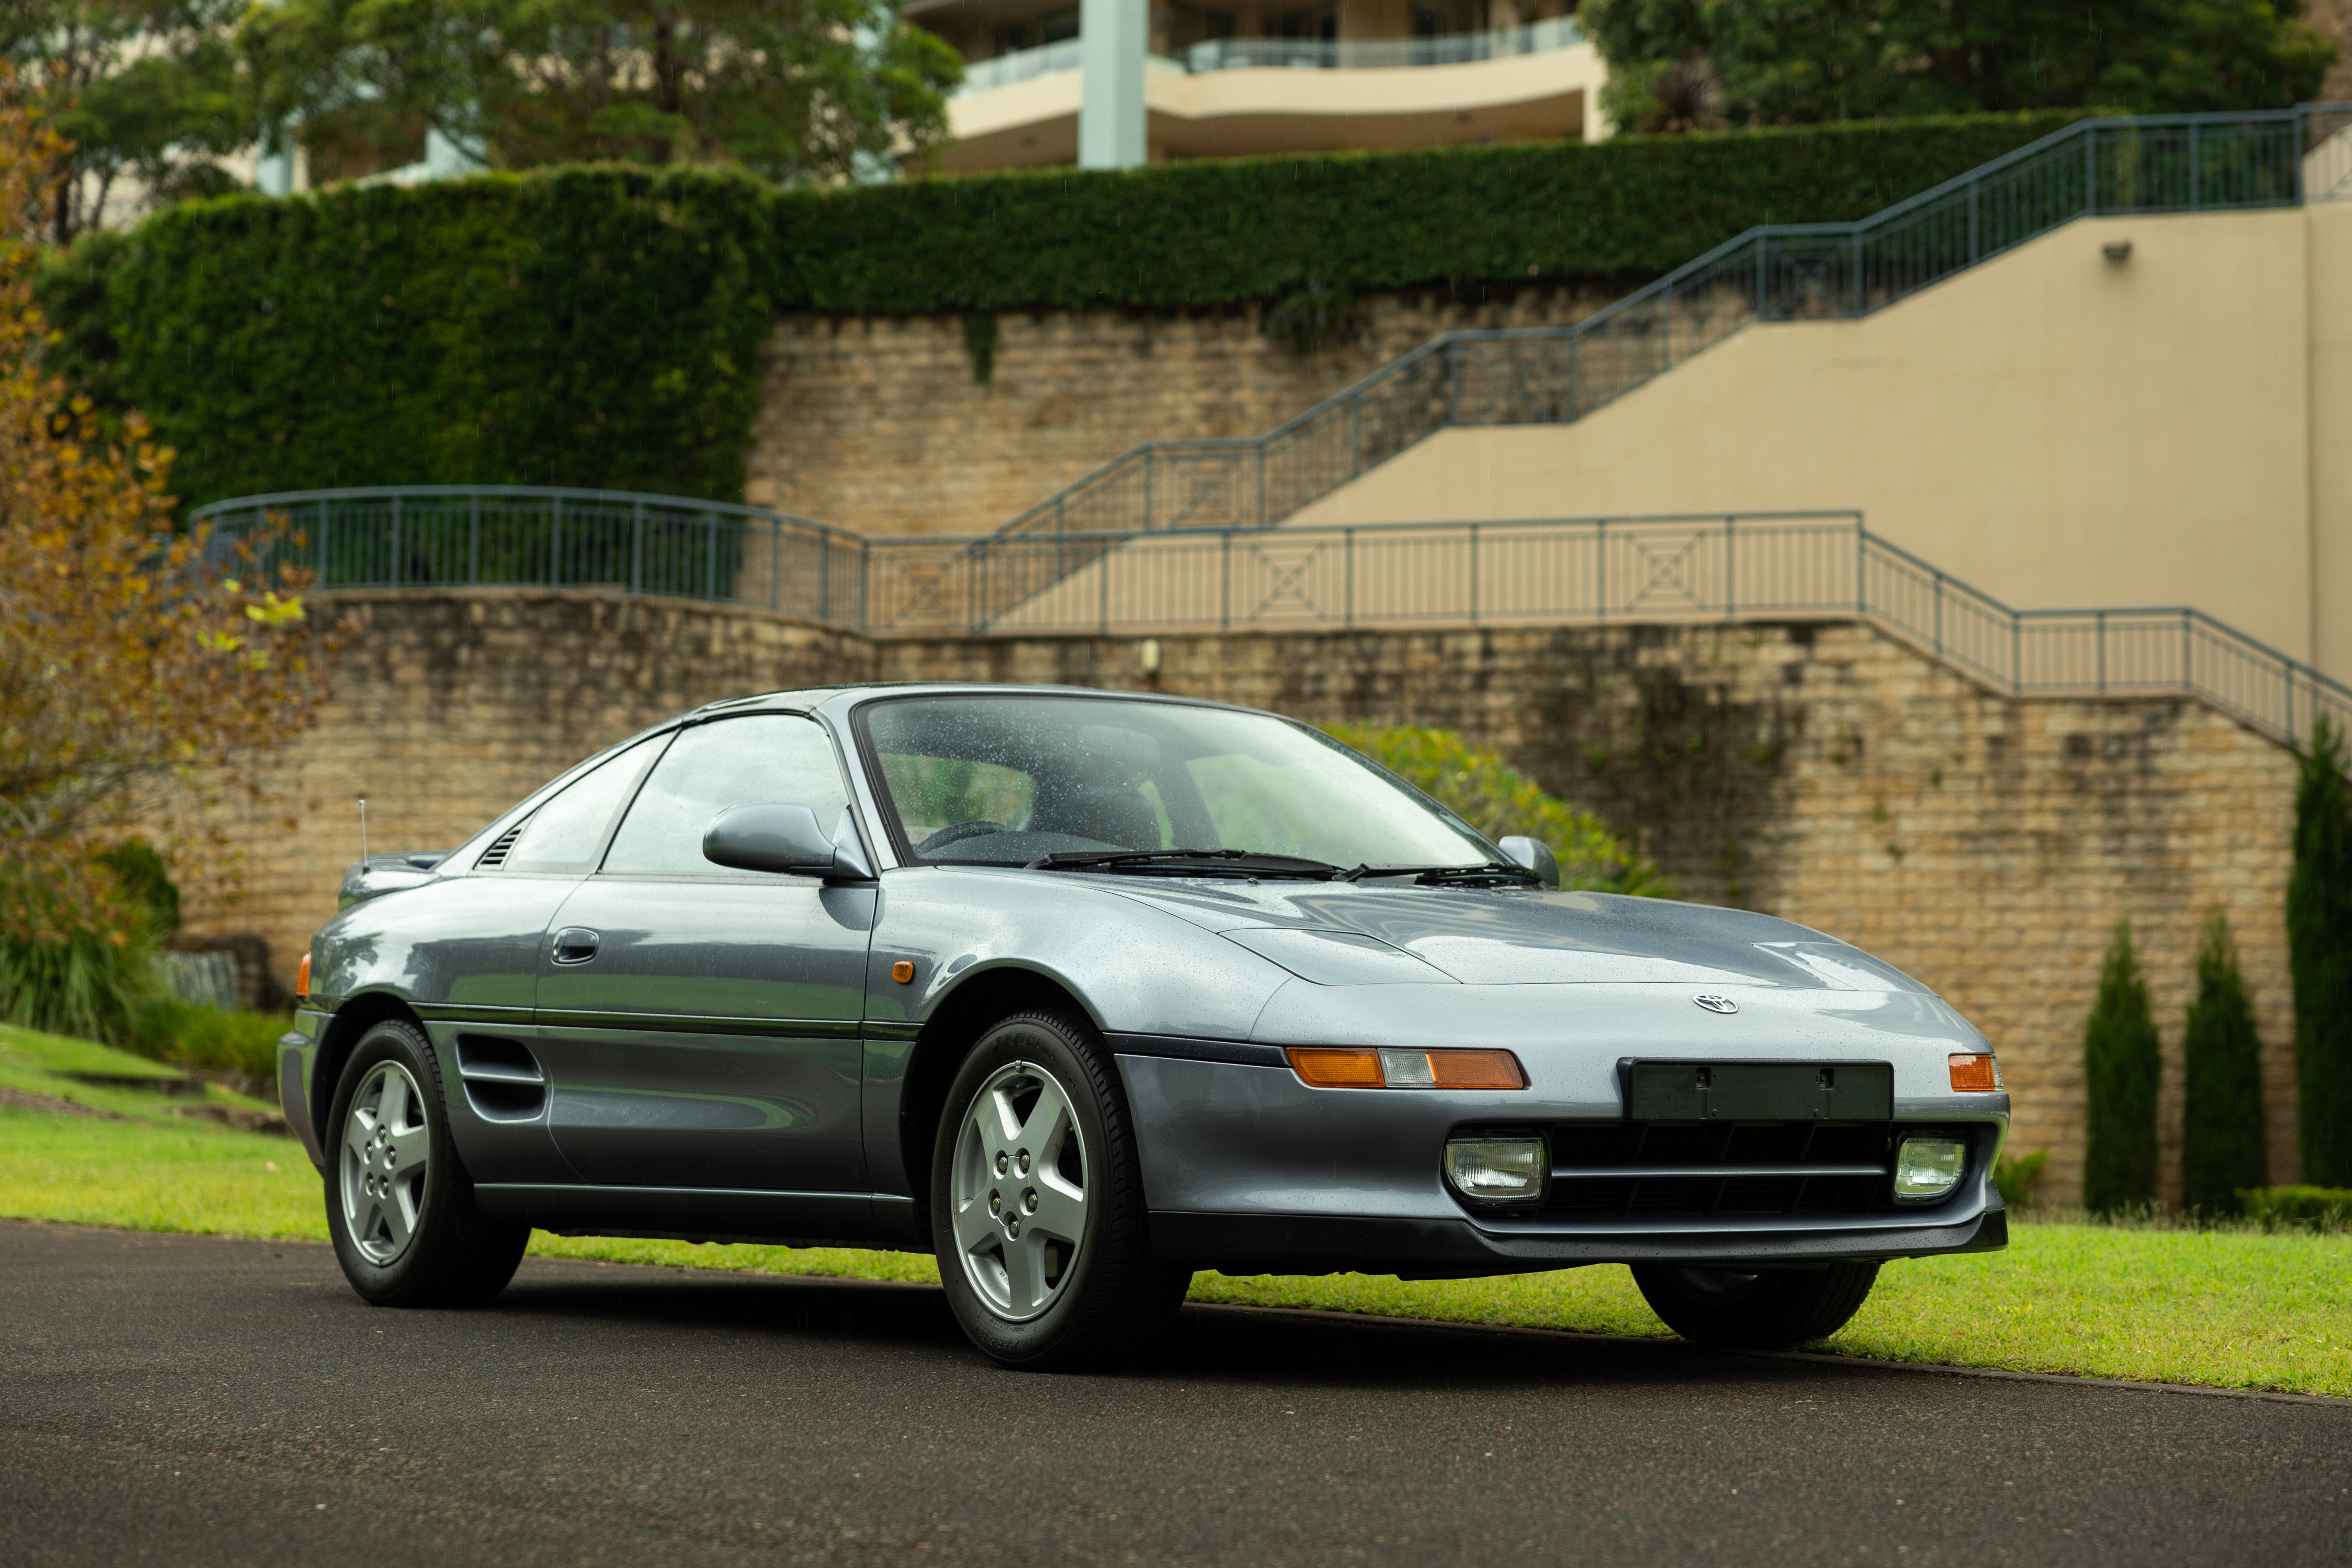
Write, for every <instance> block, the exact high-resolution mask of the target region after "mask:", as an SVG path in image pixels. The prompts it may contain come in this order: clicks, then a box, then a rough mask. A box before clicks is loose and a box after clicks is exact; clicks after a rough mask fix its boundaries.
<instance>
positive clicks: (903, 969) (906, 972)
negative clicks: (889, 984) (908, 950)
mask: <svg viewBox="0 0 2352 1568" xmlns="http://www.w3.org/2000/svg"><path fill="white" fill-rule="evenodd" d="M890 978H891V979H893V980H895V981H897V982H898V984H901V985H912V984H914V983H915V966H914V965H913V964H911V963H908V962H907V961H906V960H905V959H903V958H902V959H900V960H899V961H898V963H894V964H892V965H891V966H890Z"/></svg>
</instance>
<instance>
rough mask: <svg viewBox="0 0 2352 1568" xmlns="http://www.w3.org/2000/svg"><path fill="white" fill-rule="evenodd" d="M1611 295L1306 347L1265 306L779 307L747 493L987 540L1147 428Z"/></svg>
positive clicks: (1529, 303) (1299, 396)
mask: <svg viewBox="0 0 2352 1568" xmlns="http://www.w3.org/2000/svg"><path fill="white" fill-rule="evenodd" d="M1611 298H1612V295H1610V294H1608V293H1606V292H1599V291H1592V290H1579V289H1567V288H1542V289H1538V288H1532V287H1531V288H1529V289H1526V290H1523V291H1521V292H1519V293H1517V294H1516V295H1514V296H1510V297H1501V296H1494V297H1488V298H1483V299H1479V300H1466V299H1461V300H1457V299H1454V298H1452V297H1449V296H1446V295H1444V294H1442V293H1436V292H1430V293H1423V294H1413V295H1378V296H1369V297H1366V298H1365V299H1363V300H1360V301H1359V303H1358V305H1357V309H1356V312H1355V317H1356V320H1355V323H1354V326H1353V328H1352V330H1351V332H1350V333H1349V336H1348V341H1346V342H1334V343H1328V344H1327V345H1326V346H1324V347H1322V348H1321V349H1319V350H1318V351H1317V352H1312V353H1301V352H1298V351H1297V349H1295V348H1293V347H1291V346H1289V345H1288V344H1287V343H1286V342H1284V341H1283V340H1282V339H1281V338H1280V337H1279V336H1277V335H1276V334H1270V333H1268V332H1267V331H1266V330H1265V310H1264V309H1263V308H1262V307H1259V306H1255V305H1251V306H1245V307H1244V306H1236V307H1235V308H1234V309H1233V310H1225V311H1198V312H1184V313H1169V314H1159V315H1153V314H1145V313H1140V312H1136V313H1123V312H1118V311H1105V310H1090V311H1055V312H1048V313H1042V314H1035V315H1029V314H1021V315H1006V316H1002V317H999V318H997V321H996V342H995V352H994V356H993V368H992V374H991V376H990V379H989V381H988V382H987V383H986V384H982V383H981V382H980V381H979V380H978V379H977V378H976V376H975V374H974V368H973V363H972V356H971V352H970V350H969V348H968V346H967V342H966V333H965V321H964V319H963V318H961V317H958V316H919V317H912V318H905V319H885V318H855V319H845V318H841V317H832V316H807V315H803V316H787V317H784V318H782V319H781V320H779V321H778V322H777V323H776V328H775V331H774V334H773V336H772V338H771V339H770V340H769V344H768V349H767V353H766V355H765V358H764V361H763V363H762V367H761V403H760V409H759V413H758V415H757V416H756V418H755V420H754V422H753V427H752V448H751V455H750V458H749V464H748V478H747V482H746V484H745V489H744V500H748V501H751V503H753V504H754V505H758V506H772V507H775V508H777V509H779V510H783V511H787V512H792V513H794V514H796V515H799V516H802V517H808V518H814V519H815V520H816V521H819V522H826V523H832V524H834V525H835V526H837V527H842V528H848V529H852V530H855V531H858V532H861V533H868V534H898V533H986V532H990V531H993V530H994V529H997V528H999V527H1002V526H1003V524H1004V523H1006V522H1009V521H1012V520H1013V517H1014V516H1016V515H1017V514H1019V513H1020V512H1021V511H1023V510H1025V509H1027V508H1028V507H1031V506H1034V505H1035V504H1036V503H1037V502H1039V501H1041V500H1045V499H1046V498H1048V497H1050V496H1051V495H1053V494H1054V493H1055V491H1056V490H1058V489H1061V488H1062V487H1064V486H1066V485H1067V484H1070V483H1071V482H1073V481H1074V480H1076V479H1080V478H1082V477H1083V476H1085V475H1086V474H1087V473H1088V472H1090V471H1092V470H1093V469H1094V468H1098V467H1100V466H1101V465H1102V464H1104V463H1107V462H1109V461H1110V460H1111V459H1112V458H1116V457H1118V455H1119V454H1120V453H1121V452H1124V451H1126V450H1127V449H1128V448H1129V447H1133V446H1135V445H1137V444H1138V443H1139V442H1144V441H1157V440H1178V439H1188V438H1192V437H1203V436H1258V435H1263V434H1265V432H1266V431H1268V430H1271V429H1273V428H1274V427H1275V426H1277V425H1279V424H1281V423H1282V422H1283V421H1284V420H1286V419H1288V418H1289V417H1291V416H1293V415H1296V414H1299V413H1302V412H1304V411H1305V410H1306V409H1307V408H1310V407H1312V406H1313V405H1315V404H1317V403H1318V402H1320V401H1321V400H1322V399H1324V398H1326V397H1328V396H1329V395H1332V394H1333V393H1335V392H1338V391H1339V390H1340V389H1341V388H1343V387H1345V386H1347V385H1348V384H1350V383H1351V382H1354V381H1356V380H1358V379H1359V378H1360V377H1362V376H1365V375H1368V374H1370V373H1371V372H1373V371H1375V370H1378V369H1379V368H1381V366H1382V365H1384V364H1386V363H1389V362H1390V361H1391V360H1393V359H1395V358H1396V357H1397V356H1398V355H1400V354H1402V353H1407V352H1409V351H1410V350H1412V349H1414V348H1417V347H1419V346H1420V345H1421V344H1423V343H1424V342H1428V341H1429V340H1430V339H1432V338H1433V337H1435V336H1437V335H1438V334H1439V333H1440V332H1444V331H1451V330H1453V329H1454V328H1457V327H1528V326H1555V325H1559V324H1562V323H1565V322H1569V321H1579V320H1581V319H1582V318H1583V317H1585V316H1587V315H1590V314H1591V312H1592V311H1594V310H1598V309H1600V307H1601V306H1602V305H1603V304H1606V303H1607V302H1608V300H1610V299H1611Z"/></svg>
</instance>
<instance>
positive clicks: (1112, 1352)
mask: <svg viewBox="0 0 2352 1568" xmlns="http://www.w3.org/2000/svg"><path fill="white" fill-rule="evenodd" d="M930 1186H931V1228H932V1236H933V1241H934V1244H935V1246H936V1247H937V1248H938V1251H939V1257H940V1283H942V1284H943V1285H945V1286H946V1287H947V1296H948V1303H949V1305H950V1307H952V1308H953V1309H954V1310H955V1314H956V1320H957V1321H959V1322H960V1323H961V1324H962V1325H963V1330H964V1332H966V1333H967V1334H969V1335H971V1340H972V1342H973V1343H974V1344H977V1345H978V1346H979V1347H980V1348H981V1349H982V1350H983V1351H985V1352H988V1353H989V1354H990V1355H992V1356H993V1357H995V1358H996V1359H997V1360H998V1361H1000V1362H1002V1363H1004V1364H1006V1365H1008V1366H1023V1367H1033V1368H1044V1367H1067V1366H1078V1365H1087V1364H1095V1363H1102V1362H1105V1361H1108V1360H1112V1359H1115V1358H1117V1357H1118V1356H1119V1355H1121V1354H1122V1353H1125V1352H1129V1351H1133V1350H1136V1349H1139V1348H1142V1347H1144V1346H1146V1345H1148V1344H1150V1342H1152V1341H1153V1340H1154V1339H1155V1338H1156V1337H1157V1336H1158V1334H1159V1333H1160V1331H1161V1330H1162V1329H1163V1328H1164V1327H1165V1325H1166V1323H1167V1321H1168V1319H1169V1317H1170V1316H1171V1314H1172V1313H1173V1312H1174V1310H1175V1309H1176V1307H1177V1306H1178V1305H1179V1304H1180V1303H1181V1301H1182V1300H1183V1298H1184V1289H1185V1287H1186V1285H1187V1284H1188V1283H1190V1281H1191V1279H1192V1275H1191V1273H1190V1271H1188V1270H1184V1269H1181V1268H1168V1267H1165V1266H1163V1265H1161V1264H1160V1263H1158V1262H1157V1261H1156V1260H1155V1259H1154V1258H1152V1256H1151V1247H1150V1237H1149V1235H1148V1231H1147V1219H1148V1216H1147V1215H1146V1213H1145V1210H1144V1203H1143V1172H1142V1167H1141V1164H1140V1162H1139V1159H1138V1156H1137V1152H1136V1144H1135V1135H1134V1131H1133V1123H1132V1122H1131V1121H1129V1116H1128V1111H1127V1101H1126V1097H1125V1095H1124V1094H1123V1093H1122V1092H1121V1090H1120V1088H1119V1081H1118V1068H1116V1066H1114V1064H1113V1063H1112V1061H1111V1058H1110V1052H1109V1050H1108V1048H1107V1047H1105V1046H1104V1044H1103V1041H1102V1037H1100V1036H1099V1035H1097V1034H1096V1033H1095V1031H1094V1029H1093V1028H1092V1027H1091V1026H1088V1025H1087V1023H1086V1022H1085V1020H1084V1019H1082V1018H1078V1017H1075V1016H1063V1015H1061V1014H1055V1013H1024V1014H1022V1015H1019V1016H1015V1017H1012V1018H1007V1019H1005V1020H1004V1021H1003V1023H1000V1024H998V1025H996V1026H994V1027H993V1028H991V1029H990V1030H988V1031H987V1032H986V1033H985V1034H983V1035H982V1037H980V1039H979V1041H978V1042H977V1043H976V1044H975V1045H974V1046H973V1047H972V1049H971V1054H970V1055H969V1056H967V1057H966V1058H964V1060H963V1062H962V1065H961V1067H960V1068H959V1069H958V1071H957V1074H956V1079H955V1082H954V1083H953V1084H952V1085H951V1086H950V1088H949V1090H948V1097H947V1114H946V1115H945V1116H944V1117H943V1118H941V1120H940V1129H939V1136H938V1138H937V1139H936V1140H935V1142H934V1143H933V1145H932V1157H931V1184H930Z"/></svg>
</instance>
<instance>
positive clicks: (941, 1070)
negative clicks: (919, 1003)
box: [898, 963, 1102, 1238]
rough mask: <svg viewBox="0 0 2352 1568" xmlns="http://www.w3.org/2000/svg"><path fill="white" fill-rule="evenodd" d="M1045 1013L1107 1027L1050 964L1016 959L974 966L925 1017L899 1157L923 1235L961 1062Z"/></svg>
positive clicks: (903, 1093)
mask: <svg viewBox="0 0 2352 1568" xmlns="http://www.w3.org/2000/svg"><path fill="white" fill-rule="evenodd" d="M1039 1012H1044V1013H1074V1014H1076V1015H1077V1016H1079V1017H1081V1018H1084V1019H1085V1020H1086V1021H1087V1025H1088V1026H1090V1027H1091V1028H1093V1029H1094V1030H1095V1032H1096V1033H1097V1034H1100V1033H1101V1032H1102V1020H1101V1018H1100V1017H1099V1016H1097V1015H1096V1012H1095V1010H1094V1008H1092V1007H1090V1006H1088V1005H1087V1002H1086V1000H1085V998H1084V996H1083V995H1082V994H1080V993H1079V992H1078V991H1077V989H1076V987H1075V986H1073V985H1071V984H1069V983H1068V982H1067V981H1066V980H1064V979H1063V978H1061V977H1060V976H1057V975H1054V974H1050V973H1046V972H1045V971H1044V970H1042V969H1035V968H1031V967H1028V966H1026V965H1023V964H1011V963H1007V964H999V965H992V966H990V967H988V968H985V969H974V970H972V971H970V972H968V973H967V974H966V975H965V977H964V978H963V979H962V980H961V981H959V982H958V983H957V984H956V986H955V988H954V989H953V990H951V991H950V992H948V993H947V994H945V995H943V996H941V997H940V999H939V1001H938V1002H936V1003H934V1004H933V1005H932V1007H931V1010H930V1015H929V1016H928V1017H927V1018H925V1019H924V1020H923V1026H922V1030H921V1032H920V1033H919V1034H918V1035H917V1036H916V1037H915V1049H914V1054H913V1055H912V1056H911V1057H910V1058H908V1063H907V1077H906V1081H905V1084H904V1086H903V1087H902V1088H901V1089H900V1091H899V1097H898V1158H899V1162H900V1163H901V1165H902V1166H903V1167H904V1168H905V1170H906V1173H907V1183H908V1189H909V1191H910V1192H911V1193H912V1194H913V1195H914V1199H915V1223H916V1225H917V1226H918V1227H919V1235H921V1236H922V1237H926V1238H928V1237H929V1236H930V1234H931V1212H930V1211H931V1144H932V1142H933V1140H934V1138H935V1137H936V1135H937V1133H938V1131H939V1125H940V1116H941V1115H943V1114H944V1113H945V1111H946V1109H947V1097H948V1089H949V1086H950V1084H952V1083H953V1082H954V1081H955V1075H956V1069H957V1068H960V1067H961V1066H962V1065H963V1059H964V1058H965V1057H966V1056H967V1055H969V1054H970V1053H971V1047H973V1046H975V1045H977V1044H979V1043H980V1037H981V1036H982V1035H984V1034H986V1033H987V1032H988V1031H989V1029H990V1027H991V1026H993V1025H995V1024H997V1023H998V1022H1000V1021H1002V1020H1003V1019H1005V1018H1009V1017H1011V1016H1013V1015H1014V1014H1016V1013H1039Z"/></svg>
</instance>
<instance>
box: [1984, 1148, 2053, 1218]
mask: <svg viewBox="0 0 2352 1568" xmlns="http://www.w3.org/2000/svg"><path fill="white" fill-rule="evenodd" d="M2049 1158H2050V1153H2049V1151H2047V1150H2037V1151H2035V1152H2033V1153H2031V1154H2019V1155H2016V1156H2014V1157H2011V1156H2010V1155H2007V1154H2002V1155H2000V1156H1999V1157H1998V1158H1996V1159H1995V1160H1994V1161H1993V1163H1992V1184H1993V1185H1994V1186H1996V1187H1998V1188H2000V1201H2001V1202H2002V1203H2004V1204H2006V1205H2008V1206H2010V1207H2011V1208H2013V1209H2021V1208H2023V1207H2024V1206H2025V1204H2026V1200H2027V1198H2028V1196H2029V1195H2030V1194H2032V1188H2033V1178H2034V1177H2036V1176H2038V1175H2040V1174H2041V1173H2042V1164H2043V1163H2044V1162H2046V1161H2047V1160H2048V1159H2049Z"/></svg>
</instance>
